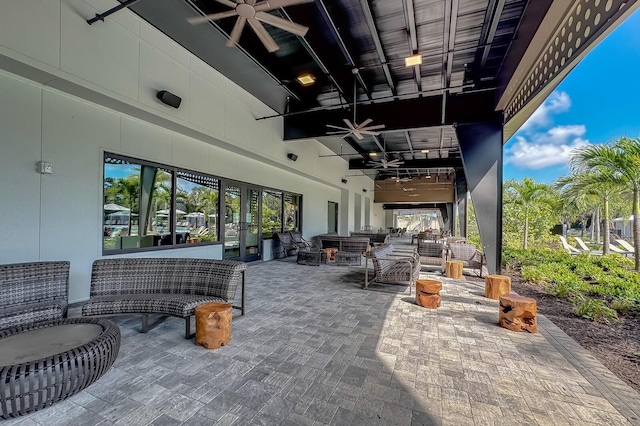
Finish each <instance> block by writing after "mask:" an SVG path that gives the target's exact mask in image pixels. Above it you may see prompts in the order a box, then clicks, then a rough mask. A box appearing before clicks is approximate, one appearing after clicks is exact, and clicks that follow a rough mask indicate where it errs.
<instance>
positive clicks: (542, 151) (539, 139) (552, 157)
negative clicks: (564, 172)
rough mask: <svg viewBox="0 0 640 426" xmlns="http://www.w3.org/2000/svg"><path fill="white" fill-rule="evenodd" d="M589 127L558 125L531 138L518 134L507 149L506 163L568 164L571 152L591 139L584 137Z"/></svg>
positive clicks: (526, 165) (536, 166)
mask: <svg viewBox="0 0 640 426" xmlns="http://www.w3.org/2000/svg"><path fill="white" fill-rule="evenodd" d="M586 131H587V129H586V127H585V126H584V125H582V124H575V125H569V126H556V127H553V128H551V129H549V130H547V131H546V132H544V133H542V132H539V133H535V134H533V135H531V136H530V137H529V138H526V137H524V136H516V140H515V142H514V143H513V144H512V146H511V147H509V148H508V149H506V150H505V164H513V165H514V166H516V167H521V168H523V169H543V168H545V167H549V166H555V165H559V164H566V163H567V162H568V161H569V157H570V156H571V152H572V151H573V150H574V149H576V148H579V147H581V146H584V145H587V144H588V143H589V141H587V140H585V139H583V136H584V134H585V133H586Z"/></svg>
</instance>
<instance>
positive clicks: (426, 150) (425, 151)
mask: <svg viewBox="0 0 640 426" xmlns="http://www.w3.org/2000/svg"><path fill="white" fill-rule="evenodd" d="M420 152H421V153H423V154H426V153H427V152H429V150H428V149H423V150H422V151H420Z"/></svg>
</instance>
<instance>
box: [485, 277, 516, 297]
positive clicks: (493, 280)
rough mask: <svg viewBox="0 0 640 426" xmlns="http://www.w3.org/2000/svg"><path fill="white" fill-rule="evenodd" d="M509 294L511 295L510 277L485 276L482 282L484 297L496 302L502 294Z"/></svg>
mask: <svg viewBox="0 0 640 426" xmlns="http://www.w3.org/2000/svg"><path fill="white" fill-rule="evenodd" d="M509 293H511V277H507V276H504V275H487V277H486V278H485V280H484V297H488V298H489V299H495V300H498V299H500V296H502V295H503V294H509Z"/></svg>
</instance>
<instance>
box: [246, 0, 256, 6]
mask: <svg viewBox="0 0 640 426" xmlns="http://www.w3.org/2000/svg"><path fill="white" fill-rule="evenodd" d="M247 4H248V5H250V6H253V5H255V4H256V0H247Z"/></svg>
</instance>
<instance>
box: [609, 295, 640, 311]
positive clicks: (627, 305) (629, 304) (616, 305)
mask: <svg viewBox="0 0 640 426" xmlns="http://www.w3.org/2000/svg"><path fill="white" fill-rule="evenodd" d="M637 304H638V302H637V300H634V299H632V298H630V297H621V298H618V297H616V298H614V299H613V300H612V301H611V303H610V306H611V309H615V311H616V312H618V313H619V314H624V313H627V312H629V311H631V310H633V309H635V308H636V306H637Z"/></svg>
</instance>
